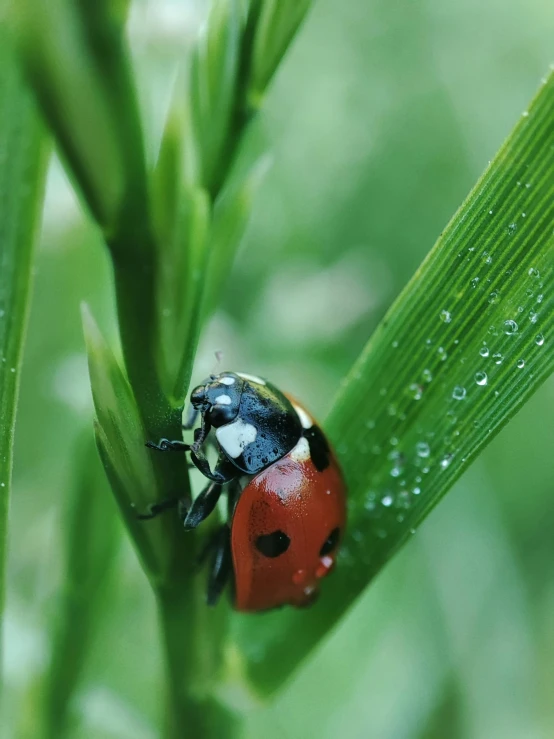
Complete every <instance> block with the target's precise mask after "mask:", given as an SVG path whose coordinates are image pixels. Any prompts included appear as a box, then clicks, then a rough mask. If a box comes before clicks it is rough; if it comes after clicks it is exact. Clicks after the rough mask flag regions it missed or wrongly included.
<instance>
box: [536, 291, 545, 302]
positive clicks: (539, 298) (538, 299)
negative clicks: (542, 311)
mask: <svg viewBox="0 0 554 739" xmlns="http://www.w3.org/2000/svg"><path fill="white" fill-rule="evenodd" d="M543 299H544V295H543V294H542V293H539V294H538V295H537V303H542V301H543Z"/></svg>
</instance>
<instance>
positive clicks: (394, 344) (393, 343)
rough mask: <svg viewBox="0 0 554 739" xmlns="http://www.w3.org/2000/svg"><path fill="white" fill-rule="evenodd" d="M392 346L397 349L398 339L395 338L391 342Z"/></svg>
mask: <svg viewBox="0 0 554 739" xmlns="http://www.w3.org/2000/svg"><path fill="white" fill-rule="evenodd" d="M392 348H393V349H398V341H396V340H395V341H393V342H392Z"/></svg>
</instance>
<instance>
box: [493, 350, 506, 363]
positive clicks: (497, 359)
mask: <svg viewBox="0 0 554 739" xmlns="http://www.w3.org/2000/svg"><path fill="white" fill-rule="evenodd" d="M492 358H493V359H494V363H495V364H502V361H503V359H504V357H503V356H502V354H500V352H496V354H493V355H492Z"/></svg>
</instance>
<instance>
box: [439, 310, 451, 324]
mask: <svg viewBox="0 0 554 739" xmlns="http://www.w3.org/2000/svg"><path fill="white" fill-rule="evenodd" d="M440 316H441V321H443V322H444V323H450V321H451V320H452V313H450V311H448V310H441V313H440Z"/></svg>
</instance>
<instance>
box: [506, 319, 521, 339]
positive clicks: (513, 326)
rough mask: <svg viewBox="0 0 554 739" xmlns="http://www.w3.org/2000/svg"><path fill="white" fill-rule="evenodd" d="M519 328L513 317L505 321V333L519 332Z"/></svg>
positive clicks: (509, 334)
mask: <svg viewBox="0 0 554 739" xmlns="http://www.w3.org/2000/svg"><path fill="white" fill-rule="evenodd" d="M518 328H519V327H518V325H517V323H516V322H515V321H512V320H511V319H510V320H508V321H504V333H505V334H507V335H508V336H511V335H512V334H515V333H517V330H518Z"/></svg>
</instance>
